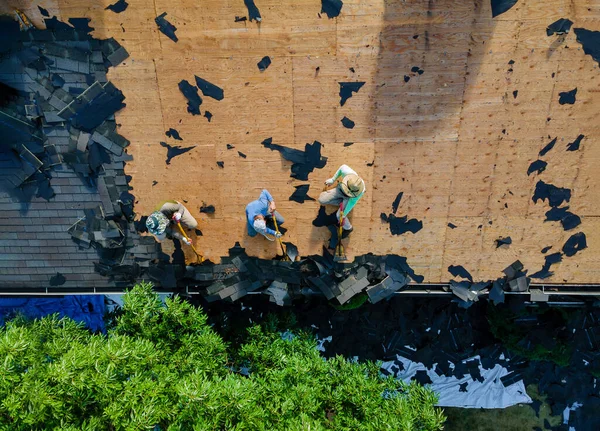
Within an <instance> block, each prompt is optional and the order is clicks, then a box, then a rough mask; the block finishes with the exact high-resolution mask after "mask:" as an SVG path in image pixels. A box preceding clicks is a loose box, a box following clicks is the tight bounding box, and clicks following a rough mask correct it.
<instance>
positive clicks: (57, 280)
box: [50, 272, 67, 287]
mask: <svg viewBox="0 0 600 431" xmlns="http://www.w3.org/2000/svg"><path fill="white" fill-rule="evenodd" d="M66 282H67V279H66V278H65V276H64V275H62V274H61V273H60V272H57V273H56V275H54V276H52V277H51V278H50V286H53V287H54V286H62V285H63V284H65V283H66Z"/></svg>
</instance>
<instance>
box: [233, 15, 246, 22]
mask: <svg viewBox="0 0 600 431" xmlns="http://www.w3.org/2000/svg"><path fill="white" fill-rule="evenodd" d="M247 20H248V18H247V17H245V16H236V17H235V22H244V21H247Z"/></svg>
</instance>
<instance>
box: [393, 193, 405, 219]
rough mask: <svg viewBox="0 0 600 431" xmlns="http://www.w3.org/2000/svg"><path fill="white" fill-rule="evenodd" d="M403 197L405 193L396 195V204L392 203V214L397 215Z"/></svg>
mask: <svg viewBox="0 0 600 431" xmlns="http://www.w3.org/2000/svg"><path fill="white" fill-rule="evenodd" d="M402 196H404V192H400V193H398V194H397V195H396V199H394V202H392V213H394V214H396V211H398V207H399V206H400V201H401V200H402Z"/></svg>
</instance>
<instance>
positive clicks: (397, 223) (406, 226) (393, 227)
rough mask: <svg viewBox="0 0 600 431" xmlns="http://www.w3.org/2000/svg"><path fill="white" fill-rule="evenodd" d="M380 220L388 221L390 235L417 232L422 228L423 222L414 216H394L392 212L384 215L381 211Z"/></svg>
mask: <svg viewBox="0 0 600 431" xmlns="http://www.w3.org/2000/svg"><path fill="white" fill-rule="evenodd" d="M381 220H382V221H383V222H385V223H389V225H390V232H391V233H392V235H402V234H403V233H406V232H412V233H417V232H418V231H420V230H421V229H423V222H422V221H421V220H417V219H415V218H411V219H409V218H408V216H402V217H396V215H394V214H389V215H386V214H385V213H381Z"/></svg>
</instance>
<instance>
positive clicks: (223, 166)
mask: <svg viewBox="0 0 600 431" xmlns="http://www.w3.org/2000/svg"><path fill="white" fill-rule="evenodd" d="M217 166H218V167H220V168H221V169H224V168H225V162H223V161H217Z"/></svg>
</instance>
